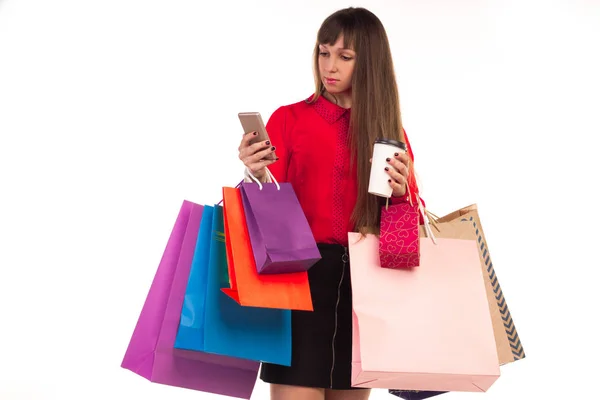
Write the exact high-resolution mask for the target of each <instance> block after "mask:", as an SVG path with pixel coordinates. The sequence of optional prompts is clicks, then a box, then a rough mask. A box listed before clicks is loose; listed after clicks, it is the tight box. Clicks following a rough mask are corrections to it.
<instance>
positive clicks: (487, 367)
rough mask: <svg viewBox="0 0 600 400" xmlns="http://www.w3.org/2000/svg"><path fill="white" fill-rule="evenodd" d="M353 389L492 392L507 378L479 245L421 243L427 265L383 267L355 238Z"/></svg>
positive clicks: (374, 251)
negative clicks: (502, 376)
mask: <svg viewBox="0 0 600 400" xmlns="http://www.w3.org/2000/svg"><path fill="white" fill-rule="evenodd" d="M348 236H349V253H350V271H351V277H352V297H353V304H352V308H353V340H352V345H353V348H352V386H355V387H365V388H383V389H395V388H402V389H405V390H430V391H468V392H484V391H486V390H487V389H488V388H489V387H490V386H491V385H492V384H493V383H494V382H495V381H496V380H497V379H498V377H499V376H500V367H499V364H498V353H497V351H496V342H495V339H494V331H493V327H492V320H491V318H490V312H489V307H488V301H487V294H486V291H485V286H484V278H483V274H482V270H481V267H480V262H479V253H478V248H479V247H478V244H477V241H476V240H463V239H446V238H437V239H436V243H437V244H434V243H433V242H432V241H431V240H430V239H428V238H421V239H420V240H421V243H420V246H421V265H420V267H419V268H412V269H405V270H393V269H387V268H381V266H380V262H379V239H378V238H377V236H375V235H367V236H366V237H365V238H361V235H360V234H358V233H350V234H349V235H348Z"/></svg>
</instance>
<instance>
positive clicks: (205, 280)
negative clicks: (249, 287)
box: [175, 205, 292, 366]
mask: <svg viewBox="0 0 600 400" xmlns="http://www.w3.org/2000/svg"><path fill="white" fill-rule="evenodd" d="M209 210H210V211H209ZM204 213H205V214H204V215H207V213H209V214H212V221H211V226H210V230H209V229H208V228H207V226H208V217H206V222H205V219H204V218H205V217H204V216H203V219H202V222H201V226H200V233H199V235H198V242H197V245H196V253H195V254H194V259H193V262H192V270H191V273H190V279H189V282H188V289H187V291H186V301H185V305H184V307H183V308H182V313H181V319H180V321H181V322H180V332H181V333H179V332H178V339H179V341H177V342H176V344H175V346H176V347H177V346H181V347H178V348H183V349H188V350H196V351H204V352H208V353H214V354H219V355H225V356H230V357H235V358H242V359H247V360H254V361H261V362H268V363H273V364H280V365H286V366H289V365H291V358H292V319H291V311H290V310H283V309H272V308H258V307H244V306H241V305H239V304H238V303H237V302H236V301H235V300H233V299H232V298H230V297H229V296H227V295H226V294H225V293H223V292H222V291H221V288H229V287H230V284H229V275H228V271H227V253H226V248H225V234H224V222H223V207H222V206H219V205H215V206H214V207H209V206H205V211H204ZM188 294H189V297H188ZM202 314H203V317H204V319H203V321H201V320H199V318H200V317H201V315H202Z"/></svg>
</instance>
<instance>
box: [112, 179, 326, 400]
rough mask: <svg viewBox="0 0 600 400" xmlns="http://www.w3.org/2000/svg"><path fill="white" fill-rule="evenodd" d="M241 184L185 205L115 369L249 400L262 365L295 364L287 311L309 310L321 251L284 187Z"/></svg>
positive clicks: (294, 197)
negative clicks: (311, 273)
mask: <svg viewBox="0 0 600 400" xmlns="http://www.w3.org/2000/svg"><path fill="white" fill-rule="evenodd" d="M271 181H272V182H271V183H260V182H258V181H257V182H256V183H252V182H241V183H240V184H239V185H238V186H236V187H224V188H223V200H222V202H223V205H220V203H219V204H214V205H200V204H196V203H194V202H191V201H184V202H183V204H182V206H181V208H180V211H179V215H178V217H177V219H176V221H175V225H174V227H173V230H172V232H171V235H170V237H169V240H168V243H167V246H166V249H165V251H164V254H163V257H162V260H161V262H160V264H159V267H158V270H157V272H156V275H155V278H154V281H153V283H152V286H151V287H150V291H149V292H148V295H147V298H146V302H145V304H144V306H143V308H142V311H141V314H140V316H139V319H138V322H137V325H136V327H135V329H134V332H133V335H132V337H131V340H130V343H129V346H128V348H127V350H126V353H125V356H124V358H123V362H122V364H121V366H122V367H123V368H126V369H129V370H131V371H133V372H135V373H136V374H138V375H140V376H142V377H144V378H146V379H148V380H150V381H151V382H156V383H161V384H165V385H170V386H176V387H182V388H188V389H193V390H198V391H203V392H208V393H215V394H220V395H225V396H231V397H238V398H243V399H249V398H250V396H251V394H252V391H253V389H254V385H255V382H256V378H257V375H258V370H259V365H260V362H269V363H274V364H280V365H286V366H289V365H291V353H292V352H291V310H305V311H312V310H313V305H312V298H311V294H310V287H309V282H308V274H307V270H308V269H309V268H310V267H311V266H312V265H314V264H315V263H316V262H317V261H318V260H319V259H320V253H319V251H318V248H317V246H316V243H315V241H314V238H313V236H312V233H311V230H310V227H309V225H308V222H307V221H306V218H305V217H304V213H303V212H302V209H301V208H300V205H299V203H298V200H297V198H296V196H295V194H294V192H293V189H292V188H291V186H289V184H286V183H281V184H280V183H278V182H276V181H275V179H274V178H272V179H271Z"/></svg>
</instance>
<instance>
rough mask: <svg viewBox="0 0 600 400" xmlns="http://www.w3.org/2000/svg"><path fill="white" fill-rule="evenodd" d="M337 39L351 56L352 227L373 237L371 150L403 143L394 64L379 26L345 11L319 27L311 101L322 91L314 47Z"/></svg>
mask: <svg viewBox="0 0 600 400" xmlns="http://www.w3.org/2000/svg"><path fill="white" fill-rule="evenodd" d="M340 35H343V36H344V47H346V48H350V49H353V50H354V51H355V53H356V61H355V64H354V72H353V76H352V89H351V90H352V112H351V117H350V132H349V133H350V134H349V139H350V143H349V144H350V150H351V154H352V156H351V160H352V166H353V167H355V170H356V172H357V175H358V176H357V178H358V197H357V201H356V206H355V208H354V212H353V213H352V222H353V224H354V226H355V229H357V230H358V231H359V232H362V233H378V230H379V218H380V213H381V206H382V201H381V198H380V197H377V196H374V195H371V194H369V193H368V186H369V173H370V168H371V164H370V162H369V159H370V158H371V156H372V149H373V145H374V143H375V139H377V138H385V139H395V140H399V141H402V142H404V133H403V129H402V119H401V117H400V100H399V95H398V86H397V84H396V75H395V73H394V64H393V61H392V54H391V51H390V45H389V41H388V37H387V34H386V32H385V29H384V27H383V24H382V23H381V21H380V20H379V18H377V16H375V14H373V13H372V12H370V11H368V10H366V9H364V8H354V7H350V8H345V9H342V10H339V11H336V12H335V13H333V14H332V15H330V16H329V17H327V18H326V19H325V21H323V23H322V25H321V28H320V29H319V31H318V33H317V43H316V45H315V50H314V65H313V68H314V76H315V95H314V96H313V98H312V100H311V101H316V100H317V99H318V98H319V96H321V95H322V93H323V91H324V90H325V87H324V85H323V82H322V80H321V76H320V72H319V45H321V44H328V45H333V44H335V43H336V42H337V40H338V39H339V37H340Z"/></svg>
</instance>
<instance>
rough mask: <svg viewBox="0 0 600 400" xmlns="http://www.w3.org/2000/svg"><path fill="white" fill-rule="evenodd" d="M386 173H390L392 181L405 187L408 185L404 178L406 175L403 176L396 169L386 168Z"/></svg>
mask: <svg viewBox="0 0 600 400" xmlns="http://www.w3.org/2000/svg"><path fill="white" fill-rule="evenodd" d="M385 171H386V172H387V173H388V175H389V176H390V178H391V179H392V181H395V182H397V183H399V184H401V185H404V184H405V183H406V178H405V177H404V175H402V174H401V173H399V172H398V171H396V170H395V169H393V168H390V167H385Z"/></svg>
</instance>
